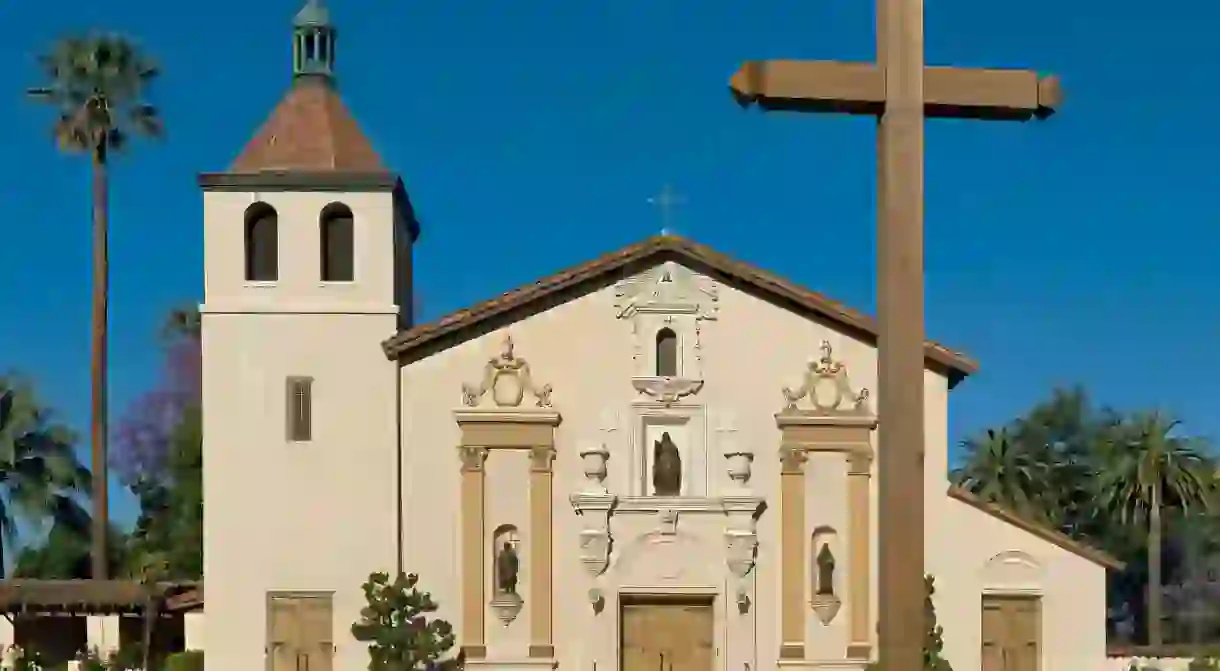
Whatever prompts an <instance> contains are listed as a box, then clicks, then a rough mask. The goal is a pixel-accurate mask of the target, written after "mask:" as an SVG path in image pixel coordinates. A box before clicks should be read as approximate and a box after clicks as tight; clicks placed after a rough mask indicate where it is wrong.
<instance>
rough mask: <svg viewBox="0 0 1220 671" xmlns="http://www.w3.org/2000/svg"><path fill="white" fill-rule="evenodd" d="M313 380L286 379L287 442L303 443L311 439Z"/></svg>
mask: <svg viewBox="0 0 1220 671" xmlns="http://www.w3.org/2000/svg"><path fill="white" fill-rule="evenodd" d="M312 387H313V378H308V377H290V378H288V398H287V415H288V440H290V441H292V442H294V443H303V442H306V441H309V440H312V439H313V408H312V405H313V394H312V391H313V390H312Z"/></svg>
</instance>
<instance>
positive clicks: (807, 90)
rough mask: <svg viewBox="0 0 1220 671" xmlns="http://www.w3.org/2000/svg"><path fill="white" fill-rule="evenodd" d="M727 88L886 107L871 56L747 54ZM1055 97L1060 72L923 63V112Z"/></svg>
mask: <svg viewBox="0 0 1220 671" xmlns="http://www.w3.org/2000/svg"><path fill="white" fill-rule="evenodd" d="M729 88H730V89H731V90H732V92H733V95H734V96H735V97H736V98H737V101H738V102H739V103H741V104H742V105H750V104H757V105H758V106H759V107H761V108H763V109H764V110H794V111H810V112H837V113H844V114H867V115H877V114H880V113H881V112H882V111H883V110H884V108H885V78H884V73H883V72H882V70H881V68H879V67H878V66H877V65H876V64H874V63H848V62H842V61H796V60H770V61H749V62H747V63H745V64H744V65H742V66H741V68H740V69H738V70H737V72H736V73H734V74H733V76H732V78H731V79H730V80H729ZM1061 101H1062V93H1061V92H1060V89H1059V80H1058V78H1057V77H1054V76H1043V75H1039V74H1038V73H1036V72H1033V71H1030V70H998V69H985V68H954V67H927V68H924V109H925V113H926V115H927V116H929V117H949V118H974V119H995V120H1013V121H1026V120H1029V119H1031V118H1038V119H1043V118H1046V117H1048V116H1050V115H1051V114H1054V112H1055V109H1056V108H1057V107H1058V106H1059V104H1060V103H1061Z"/></svg>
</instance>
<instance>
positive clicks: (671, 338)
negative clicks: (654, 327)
mask: <svg viewBox="0 0 1220 671" xmlns="http://www.w3.org/2000/svg"><path fill="white" fill-rule="evenodd" d="M677 375H678V334H676V333H674V332H673V331H671V330H670V329H661V330H660V331H657V377H677Z"/></svg>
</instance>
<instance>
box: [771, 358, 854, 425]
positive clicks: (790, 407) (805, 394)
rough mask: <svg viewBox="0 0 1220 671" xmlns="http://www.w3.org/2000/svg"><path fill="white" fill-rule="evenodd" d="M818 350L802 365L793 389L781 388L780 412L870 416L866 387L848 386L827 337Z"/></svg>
mask: <svg viewBox="0 0 1220 671" xmlns="http://www.w3.org/2000/svg"><path fill="white" fill-rule="evenodd" d="M819 350H820V352H821V356H820V357H819V358H817V359H814V360H811V361H810V362H809V363H808V365H806V367H805V371H804V374H803V376H802V380H801V385H800V386H799V387H797V388H796V389H792V388H790V387H784V388H783V390H782V391H783V395H784V409H783V411H782V412H781V414H810V415H822V416H850V417H867V416H871V415H872V409H871V408H870V407H869V404H868V397H869V394H868V390H867V389H861V390H860V391H855V390H854V389H852V386H851V381H850V380H849V379H848V375H847V365H846V364H844V363H843V362H841V361H837V360H836V359H835V358H834V357H833V354H832V351H831V348H830V343H829V342H828V341H825V340H823V341H822V345H821V347H820V348H819Z"/></svg>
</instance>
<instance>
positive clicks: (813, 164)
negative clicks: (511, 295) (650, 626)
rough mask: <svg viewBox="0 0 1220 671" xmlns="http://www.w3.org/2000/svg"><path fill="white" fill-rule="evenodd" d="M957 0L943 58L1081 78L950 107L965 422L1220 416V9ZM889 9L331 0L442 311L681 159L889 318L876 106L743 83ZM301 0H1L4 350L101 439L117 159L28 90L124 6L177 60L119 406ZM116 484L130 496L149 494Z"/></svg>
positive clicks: (120, 296)
mask: <svg viewBox="0 0 1220 671" xmlns="http://www.w3.org/2000/svg"><path fill="white" fill-rule="evenodd" d="M928 4H929V7H928V9H927V19H926V26H927V51H928V60H929V61H930V62H933V63H953V64H959V65H972V66H985V65H992V66H1022V67H1034V68H1037V69H1039V70H1043V71H1053V72H1057V73H1059V74H1060V75H1061V77H1062V80H1063V83H1064V87H1065V90H1066V94H1067V104H1066V105H1065V107H1064V109H1063V112H1062V113H1061V114H1060V115H1059V116H1056V117H1055V118H1053V119H1052V120H1050V121H1048V122H1045V123H1042V124H990V123H989V124H984V123H977V122H956V121H934V122H931V123H930V124H929V128H928V133H927V172H926V175H927V250H928V251H927V263H926V267H927V274H928V280H927V289H928V296H927V321H928V333H929V334H930V336H931V337H933V338H935V339H936V340H938V341H940V342H943V343H945V344H947V345H949V346H951V347H955V348H959V349H962V350H965V351H967V352H968V353H970V354H971V355H973V356H974V357H976V358H978V359H979V360H980V361H981V363H982V371H981V372H980V373H979V374H978V375H977V376H975V377H973V378H971V379H970V380H968V381H967V382H966V383H964V384H963V385H962V386H961V387H959V388H958V390H957V391H955V392H954V394H953V401H952V411H951V412H952V415H951V423H952V430H951V435H952V436H953V438H954V440H955V441H956V440H957V439H959V438H961V437H962V436H964V435H966V434H967V433H969V432H972V431H975V430H977V429H979V428H981V427H984V426H987V425H990V424H994V423H998V422H1002V421H1005V420H1007V419H1009V418H1011V417H1013V416H1014V415H1016V414H1018V413H1020V412H1021V411H1022V410H1023V409H1025V408H1027V407H1028V406H1029V405H1030V404H1032V403H1033V402H1035V401H1036V400H1038V399H1040V398H1043V397H1045V396H1046V395H1047V393H1048V392H1049V390H1050V389H1051V388H1052V387H1053V386H1054V385H1056V384H1070V383H1075V382H1080V383H1083V384H1085V385H1087V386H1088V387H1089V388H1090V389H1091V390H1092V391H1093V393H1094V394H1095V395H1096V396H1097V397H1098V398H1099V399H1100V400H1102V401H1105V402H1110V403H1114V404H1117V405H1121V406H1128V407H1130V406H1159V407H1163V408H1166V409H1169V410H1172V411H1174V412H1176V413H1179V414H1180V415H1181V416H1182V417H1183V418H1184V419H1185V420H1186V421H1187V422H1188V428H1189V429H1190V430H1191V431H1193V432H1195V433H1199V434H1206V435H1214V434H1216V433H1217V430H1218V429H1220V418H1217V417H1216V416H1215V406H1214V402H1213V398H1215V397H1216V395H1217V392H1218V391H1220V349H1218V348H1217V347H1216V346H1215V342H1216V340H1217V335H1220V334H1218V333H1217V330H1218V326H1220V317H1218V316H1217V310H1216V308H1215V305H1216V301H1215V298H1214V294H1215V293H1216V290H1217V289H1218V288H1220V281H1218V279H1220V277H1218V272H1220V271H1218V270H1217V266H1216V264H1215V262H1214V259H1215V258H1216V253H1217V252H1216V247H1217V245H1216V243H1217V242H1218V241H1220V227H1218V226H1217V224H1218V223H1220V221H1218V219H1220V217H1218V214H1217V212H1216V210H1215V207H1214V204H1213V202H1214V201H1212V200H1211V199H1210V198H1209V196H1210V193H1209V192H1210V191H1211V190H1213V188H1214V185H1215V180H1216V172H1215V161H1214V158H1213V157H1214V156H1216V155H1217V154H1218V152H1220V132H1218V131H1217V130H1216V126H1215V125H1214V124H1212V120H1211V119H1210V118H1209V116H1208V113H1209V111H1210V110H1214V109H1216V105H1217V103H1218V102H1220V100H1217V96H1218V95H1220V94H1217V93H1216V90H1217V89H1216V87H1214V86H1210V85H1209V84H1208V83H1207V82H1208V81H1210V79H1209V78H1210V77H1211V76H1212V75H1211V72H1210V70H1208V69H1206V66H1205V65H1204V64H1206V63H1217V62H1220V46H1217V45H1218V44H1220V42H1218V41H1217V40H1216V39H1215V35H1214V33H1215V25H1216V24H1217V23H1218V22H1220V6H1216V5H1215V4H1214V3H1203V2H1192V3H1187V4H1189V5H1190V7H1189V9H1190V11H1189V12H1188V11H1187V6H1186V5H1178V6H1176V7H1175V8H1174V9H1175V10H1176V11H1171V10H1169V9H1168V8H1166V11H1156V10H1155V9H1150V8H1149V7H1150V6H1149V5H1145V4H1143V3H1138V4H1137V3H1133V2H1120V3H1113V2H1105V3H1103V2H1101V0H1074V1H1073V2H1070V3H1064V2H1062V1H1061V0H1025V1H1024V2H1019V3H1017V2H1005V3H997V2H978V1H977V0H975V1H971V0H936V1H935V2H930V3H928ZM871 5H872V3H871V2H866V1H865V0H806V1H804V2H799V3H798V2H793V1H790V0H785V1H777V0H765V1H763V0H756V1H754V2H728V1H727V0H722V1H718V2H708V1H707V0H704V1H703V2H693V1H690V0H686V1H678V0H661V1H658V0H617V1H616V2H591V1H590V2H568V1H564V2H560V1H559V0H548V1H545V2H544V1H541V0H539V1H534V2H512V3H508V2H472V1H470V0H451V1H449V2H443V3H442V2H403V1H401V0H393V1H392V0H362V1H360V2H356V1H355V0H332V10H333V14H334V16H335V17H336V19H337V21H338V23H339V27H340V31H341V33H340V39H339V43H338V49H339V51H338V54H339V72H340V76H341V81H340V86H341V90H342V92H343V95H344V97H345V99H346V100H347V102H348V104H349V106H350V107H351V108H352V110H353V111H354V113H355V115H356V117H357V118H358V119H359V121H360V122H361V123H362V125H363V126H364V128H365V129H366V131H367V133H368V134H369V136H370V137H371V138H372V140H373V142H374V144H375V146H376V147H377V148H378V149H379V150H380V151H381V152H382V155H383V157H384V159H385V160H386V162H387V163H388V164H389V165H391V166H392V167H393V168H395V169H396V170H398V171H400V172H401V174H402V175H403V177H404V179H405V180H406V183H407V186H408V189H409V190H410V192H411V194H412V197H413V200H414V202H415V204H416V206H417V207H418V209H419V210H420V213H421V218H422V220H423V224H424V234H423V237H422V239H421V241H420V245H419V248H418V251H417V259H418V262H417V263H418V268H417V273H418V274H417V283H416V286H417V289H418V292H419V294H420V302H421V303H422V306H423V312H424V317H425V318H431V317H435V316H438V315H440V314H443V313H445V312H447V311H449V310H452V309H456V308H459V307H461V306H464V305H466V304H469V303H471V302H474V301H477V300H481V299H483V298H486V297H488V296H490V295H493V294H495V293H497V292H500V291H503V290H506V289H509V288H512V287H513V286H516V285H518V284H521V283H524V282H528V281H531V280H533V279H535V278H537V277H539V276H542V275H544V274H547V273H550V272H552V271H555V270H558V269H560V268H562V267H564V266H567V265H570V264H574V263H577V262H580V261H582V260H585V259H587V258H589V257H592V256H594V255H597V254H599V253H601V252H603V251H606V250H608V249H611V248H614V247H618V246H621V245H624V244H628V243H630V242H633V241H636V240H639V239H640V238H643V237H645V236H647V235H651V234H653V233H656V232H657V231H658V229H659V227H660V220H659V217H658V214H657V212H656V211H655V209H654V208H651V207H650V206H649V204H648V202H647V199H648V197H649V196H650V195H651V194H653V193H655V192H657V191H658V190H659V189H660V188H661V186H662V185H663V184H665V183H672V184H673V185H674V186H675V188H676V189H677V190H678V191H679V192H680V193H682V194H683V195H684V197H685V200H686V204H685V205H683V206H682V207H681V208H679V210H678V211H677V212H676V213H675V215H674V216H675V219H674V227H675V228H676V229H677V230H678V232H680V233H682V234H684V235H687V236H690V237H692V238H694V239H696V240H698V241H700V242H703V243H706V244H709V245H711V246H713V247H715V248H717V249H719V250H721V251H724V252H727V253H730V254H732V255H735V256H737V257H739V258H742V259H744V260H746V261H749V262H752V263H755V264H757V265H760V266H763V267H765V268H768V269H770V270H773V271H775V272H778V273H781V274H784V275H786V276H789V277H791V278H793V279H795V280H796V281H798V282H800V283H803V284H805V285H807V286H810V287H812V288H814V289H817V290H820V291H823V292H825V293H826V294H828V295H830V296H832V297H834V298H836V299H839V300H841V301H844V302H846V303H848V304H850V305H853V306H856V307H858V308H860V309H862V310H867V311H870V312H871V311H872V309H873V305H874V300H873V270H874V266H873V241H874V223H873V221H874V220H873V188H874V180H873V177H874V153H873V146H874V145H873V132H874V131H873V126H872V123H871V122H870V121H869V120H867V119H852V118H843V117H810V116H806V117H799V116H782V115H764V114H762V113H760V112H757V111H742V110H741V109H739V108H737V107H736V106H735V105H734V104H733V103H732V102H731V100H730V98H729V96H728V93H727V91H726V82H727V78H728V76H729V74H730V73H731V72H732V71H733V70H734V69H735V67H736V66H737V64H738V63H740V62H741V61H743V60H747V59H751V58H768V57H803V58H842V59H869V58H871V56H872V49H873V45H872V18H871V11H872V8H871ZM298 6H299V3H298V2H297V0H259V1H258V2H250V1H249V0H212V1H211V2H208V3H204V4H188V5H183V6H179V5H176V4H174V3H163V2H151V1H150V0H140V1H136V0H112V2H108V3H95V2H84V1H83V0H69V1H67V2H59V3H39V2H9V3H5V4H4V6H3V7H2V8H0V23H2V24H3V25H5V26H8V27H9V30H8V31H6V39H5V40H3V41H0V60H2V62H4V63H5V64H6V66H5V67H4V68H0V101H3V102H0V113H3V114H4V115H5V117H4V118H5V119H7V121H6V123H5V127H6V128H7V133H6V140H7V142H6V143H5V153H6V159H7V160H5V161H3V162H2V163H0V209H2V211H3V212H4V214H5V221H4V224H3V226H4V237H3V242H0V314H2V315H4V316H5V318H4V327H3V328H2V329H0V369H7V368H16V369H19V370H21V371H23V372H25V373H28V374H29V375H31V376H33V377H34V378H35V379H36V381H37V382H38V383H39V384H40V386H41V388H42V390H43V392H44V394H45V395H46V396H47V398H48V399H49V400H50V401H51V402H52V403H53V404H54V406H55V407H57V408H58V409H60V410H61V411H62V412H63V413H64V415H65V416H66V418H67V419H68V420H69V421H71V422H72V423H73V424H74V425H76V426H77V427H79V428H80V429H81V430H82V433H83V430H84V428H85V420H86V418H87V409H88V388H89V387H88V384H89V373H88V371H89V366H88V362H89V358H88V356H89V353H88V346H89V339H88V333H89V281H90V279H89V277H90V276H89V263H90V256H89V229H88V224H89V198H88V172H87V165H86V162H85V161H83V160H81V159H79V158H70V157H62V156H59V155H57V154H56V153H55V151H54V147H53V145H52V143H51V142H50V135H49V131H48V128H49V126H50V121H51V117H50V111H49V110H45V109H39V108H37V107H34V106H31V105H29V104H26V103H25V102H24V101H23V99H22V92H23V90H24V89H25V88H26V87H28V86H30V85H34V84H37V83H38V80H37V73H36V71H35V69H34V61H33V58H34V55H35V54H36V53H38V52H39V51H40V50H42V49H44V48H45V47H46V46H47V45H48V44H49V43H50V42H51V41H52V40H53V39H54V38H55V37H57V36H59V35H62V34H64V33H66V32H69V31H73V30H78V29H84V28H90V27H94V26H104V27H109V28H113V29H116V30H119V31H123V32H126V33H129V34H131V35H134V36H136V37H137V38H138V39H139V41H140V42H141V44H142V45H143V46H144V47H145V48H146V49H147V50H148V51H149V52H150V53H151V54H153V55H154V56H156V57H157V58H158V59H159V61H160V62H161V64H162V65H163V68H164V77H163V79H162V81H161V82H159V88H158V89H157V90H156V91H155V94H154V98H155V101H156V102H157V103H158V104H159V105H160V106H161V108H162V110H163V113H164V115H165V117H166V120H167V124H168V127H169V135H168V138H167V139H166V141H165V142H164V143H162V144H160V145H159V146H158V145H153V144H144V145H140V146H137V147H135V148H134V150H133V151H131V152H130V153H129V155H126V156H123V157H121V158H120V159H119V160H118V161H117V162H116V166H115V170H114V179H113V185H114V188H113V195H112V220H113V221H112V232H111V234H112V238H111V262H112V269H113V279H112V295H111V306H112V313H111V319H112V322H111V324H112V326H111V329H112V330H111V334H112V355H111V356H112V359H111V362H112V368H111V375H112V383H111V384H112V394H113V407H114V411H115V414H116V415H117V414H118V413H119V412H121V411H122V409H123V408H124V407H125V406H126V405H127V403H129V402H130V401H131V399H132V398H133V397H135V396H136V395H137V394H139V393H140V392H141V391H142V390H144V389H145V388H147V387H148V386H149V385H150V384H152V383H153V382H154V380H155V377H156V369H157V363H158V354H157V352H156V350H155V349H154V347H153V337H154V335H155V331H156V328H157V326H158V324H159V321H160V319H161V318H162V317H163V315H164V314H165V312H166V310H167V309H168V308H169V307H170V306H172V305H175V304H179V303H182V302H184V301H197V300H198V299H199V297H200V295H201V286H202V248H201V242H202V236H201V216H200V214H201V198H200V194H199V193H198V191H197V188H196V186H195V180H194V178H195V174H196V173H197V172H199V171H215V170H222V169H223V168H225V167H226V166H227V165H228V163H229V162H230V161H231V160H232V158H233V157H234V156H235V155H236V153H237V151H238V150H239V149H240V147H241V146H242V144H243V143H244V142H245V141H246V140H247V139H248V138H249V136H250V135H251V133H253V131H254V130H255V128H256V127H257V125H258V124H259V123H260V122H261V121H262V120H263V118H264V117H265V116H266V114H267V113H268V112H269V111H270V110H271V108H272V106H273V105H274V104H275V102H276V101H277V99H278V98H279V96H280V95H281V94H282V92H283V91H284V89H285V87H286V86H287V85H288V82H289V75H290V64H289V41H288V38H289V23H290V19H291V17H292V15H293V13H294V12H295V11H296V9H297V8H298ZM1163 7H1165V6H1163ZM1207 159H1212V160H1210V161H1209V160H1207ZM777 236H783V237H785V238H786V239H788V240H800V241H802V244H800V245H793V244H785V245H783V246H776V245H774V244H773V243H771V242H769V240H773V239H775V238H776V237H777ZM515 242H516V243H521V244H522V249H527V248H528V249H534V250H540V253H538V254H536V255H531V256H526V255H524V254H510V255H502V254H498V253H497V254H493V253H488V254H485V255H479V257H480V258H481V259H483V262H482V263H481V264H480V265H479V266H477V267H473V268H472V267H469V266H466V265H458V259H459V255H460V254H465V253H466V252H468V251H469V248H470V246H471V245H476V246H477V245H487V246H488V248H489V251H490V249H491V248H492V247H493V246H494V248H495V249H496V250H502V249H503V245H505V244H513V243H515ZM527 242H528V244H525V243H527ZM115 505H116V514H117V515H118V516H120V517H122V518H130V517H131V516H132V512H133V509H134V506H133V504H132V501H131V499H130V497H126V496H119V497H117V501H116V504H115Z"/></svg>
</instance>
